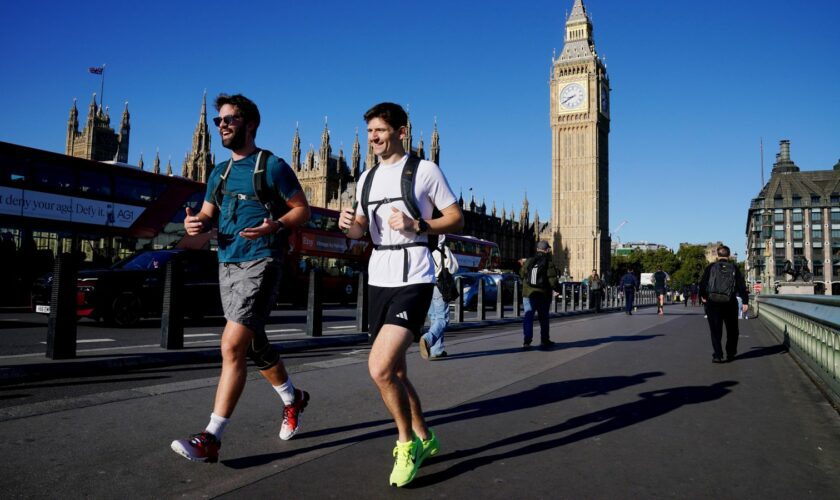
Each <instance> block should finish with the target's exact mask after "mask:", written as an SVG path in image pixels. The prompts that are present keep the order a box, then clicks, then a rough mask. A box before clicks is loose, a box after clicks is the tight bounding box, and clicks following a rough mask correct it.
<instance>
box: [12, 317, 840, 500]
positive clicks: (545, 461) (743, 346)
mask: <svg viewBox="0 0 840 500" xmlns="http://www.w3.org/2000/svg"><path fill="white" fill-rule="evenodd" d="M667 313H668V314H666V316H664V317H657V316H656V315H655V314H654V310H653V309H646V310H641V311H640V312H639V313H637V314H635V315H633V316H631V317H628V316H625V315H623V314H620V313H619V314H602V315H599V316H579V317H573V318H564V319H557V320H554V321H553V322H552V337H553V338H554V340H556V341H557V342H558V344H557V345H556V346H555V347H554V348H552V349H551V350H547V351H543V350H539V349H532V350H530V351H527V352H523V351H522V350H521V347H520V345H521V333H520V326H519V325H518V324H508V325H500V326H496V327H484V328H482V329H481V330H480V331H479V332H471V333H474V334H473V335H462V334H460V333H459V334H454V335H451V336H450V337H449V338H448V347H447V350H448V351H449V353H450V357H449V358H448V359H446V360H443V361H437V362H431V363H430V362H426V361H423V360H421V359H420V358H419V355H418V354H417V349H416V347H415V348H412V350H411V351H410V361H409V372H410V374H411V377H412V380H413V381H414V383H415V386H416V387H417V388H418V391H419V392H420V394H421V397H422V399H423V401H424V404H425V411H426V415H427V417H428V420H429V423H430V425H431V426H432V427H433V428H434V429H435V431H436V432H437V434H438V436H439V438H440V440H441V444H442V450H441V453H440V454H439V455H438V456H437V457H435V458H433V459H431V460H429V461H428V462H427V463H425V464H424V466H423V467H422V469H421V470H420V472H419V474H418V476H417V478H416V479H415V480H414V482H413V483H411V484H410V485H408V486H407V487H406V488H403V489H402V490H397V489H395V488H391V487H389V486H388V485H387V478H388V474H389V472H390V467H391V460H392V459H391V456H390V452H391V449H392V447H393V442H394V439H395V433H394V430H393V427H392V424H391V423H390V419H389V418H388V416H387V415H386V412H385V410H384V407H383V405H382V403H381V402H380V400H379V397H378V394H377V393H376V391H375V389H374V387H373V385H372V383H371V382H370V380H369V379H368V377H367V372H366V363H365V361H366V353H365V352H364V350H363V349H356V350H347V351H346V352H345V353H343V354H341V355H339V356H336V357H335V358H332V359H329V360H326V361H319V362H313V363H309V364H303V365H300V366H299V367H298V369H297V370H296V373H295V374H294V380H295V383H296V385H297V386H298V387H302V388H305V389H307V390H308V391H310V392H311V393H312V398H313V399H312V402H311V404H310V406H309V408H308V409H307V411H306V412H305V413H304V414H303V419H302V430H301V432H300V434H299V435H298V436H297V437H295V438H294V439H293V440H292V441H289V442H283V441H280V440H279V439H278V438H277V431H278V428H279V419H280V409H279V403H278V400H277V397H276V395H275V394H274V392H273V391H272V389H271V388H270V387H269V386H268V385H267V384H265V383H264V382H261V381H257V380H254V381H252V382H250V383H249V384H248V386H247V387H246V389H245V393H244V394H243V397H242V399H241V401H240V404H239V407H238V408H237V411H236V414H235V415H234V417H233V421H232V423H231V424H230V426H229V427H228V430H227V432H226V434H225V440H224V445H223V447H222V450H221V455H222V456H221V462H220V463H219V464H214V465H209V464H196V463H191V462H188V461H186V460H184V459H183V458H181V457H179V456H177V455H175V454H174V453H173V452H172V451H170V450H169V443H170V441H171V440H172V439H174V438H181V437H185V436H186V435H188V434H189V433H192V432H196V431H197V430H199V428H200V426H202V425H204V424H205V423H206V421H207V418H208V414H209V411H210V409H211V402H212V398H213V394H214V390H215V382H216V380H215V378H206V379H197V380H190V381H186V382H177V383H171V384H163V385H157V386H147V387H141V388H136V389H133V390H130V391H117V392H112V393H102V394H95V395H89V396H85V397H83V398H79V400H78V401H69V402H65V404H61V405H56V406H54V407H52V408H53V409H52V410H50V409H49V408H50V407H49V406H45V407H42V411H31V409H29V410H30V411H28V412H27V411H26V410H27V409H25V408H22V409H21V410H22V411H21V412H19V413H17V414H16V413H15V412H13V411H12V412H6V413H4V414H3V415H4V416H3V417H0V449H2V454H3V461H2V462H0V487H2V491H3V496H4V497H7V498H17V497H26V498H45V497H57V496H66V497H94V498H122V497H140V498H149V497H155V498H158V497H160V498H171V497H182V496H186V497H206V496H211V497H227V498H245V497H249V498H280V497H282V498H391V497H401V496H402V497H412V498H432V497H446V498H469V497H476V496H480V497H484V498H651V497H669V498H792V497H799V496H807V497H811V498H837V497H838V495H839V494H840V417H838V414H837V412H836V411H835V410H834V409H833V408H832V406H831V405H830V404H828V403H827V401H826V399H825V398H824V397H823V396H822V394H821V393H820V392H819V391H818V389H817V388H816V387H815V386H814V385H813V383H812V382H811V381H810V380H809V379H808V378H807V377H806V376H805V375H804V374H803V372H802V371H801V370H800V369H799V368H798V367H797V365H796V364H795V363H794V361H793V360H792V359H791V357H790V356H789V355H788V354H786V353H785V352H784V350H783V349H781V348H780V347H779V346H778V345H777V344H776V342H775V340H774V339H773V338H772V337H771V336H770V335H769V334H768V333H767V332H766V330H765V329H764V327H762V326H761V323H760V322H759V321H756V320H750V321H741V322H740V325H741V329H742V330H741V343H740V352H741V354H740V356H739V357H738V358H737V360H736V361H735V362H734V363H731V364H724V365H716V364H712V363H711V347H710V342H709V339H708V330H707V327H706V323H705V320H704V319H703V316H702V312H701V309H699V308H687V309H686V308H683V307H682V306H679V305H677V306H669V307H668V308H667ZM250 377H251V378H252V379H253V378H255V377H257V375H256V374H251V375H250ZM0 394H2V393H0ZM4 397H15V395H14V394H10V393H8V392H6V393H5V396H4ZM16 415H17V416H16Z"/></svg>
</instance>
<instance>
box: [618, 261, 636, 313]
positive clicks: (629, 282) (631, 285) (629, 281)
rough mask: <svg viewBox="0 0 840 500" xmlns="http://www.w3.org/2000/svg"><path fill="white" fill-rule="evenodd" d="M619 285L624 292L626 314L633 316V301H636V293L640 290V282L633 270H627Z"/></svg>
mask: <svg viewBox="0 0 840 500" xmlns="http://www.w3.org/2000/svg"><path fill="white" fill-rule="evenodd" d="M618 285H619V288H621V290H622V291H623V292H624V314H633V299H635V297H636V292H637V291H638V290H639V280H638V279H637V278H636V275H635V274H633V270H632V269H629V268H628V269H627V272H626V273H624V276H622V277H621V280H620V281H619V282H618Z"/></svg>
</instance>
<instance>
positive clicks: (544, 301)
mask: <svg viewBox="0 0 840 500" xmlns="http://www.w3.org/2000/svg"><path fill="white" fill-rule="evenodd" d="M519 277H520V278H522V306H523V309H524V317H523V319H522V335H523V339H522V348H523V349H526V350H527V349H530V348H531V342H532V340H533V338H534V315H535V314H536V315H538V316H539V320H540V346H541V347H551V346H552V345H554V342H553V341H552V340H551V336H550V333H549V323H548V320H549V316H548V308H549V305H550V304H551V299H552V298H553V297H554V290H556V289H557V268H556V267H555V266H554V260H553V259H552V258H551V246H550V245H549V244H548V242H547V241H545V240H541V241H539V242H538V243H537V253H536V255H534V256H533V257H531V258H530V259H528V260H526V261H525V263H524V264H523V265H522V267H521V268H520V269H519Z"/></svg>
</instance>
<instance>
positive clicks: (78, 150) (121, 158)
mask: <svg viewBox="0 0 840 500" xmlns="http://www.w3.org/2000/svg"><path fill="white" fill-rule="evenodd" d="M130 132H131V120H130V116H129V114H128V103H125V109H124V110H123V114H122V119H121V120H120V131H119V133H116V132H114V129H113V128H111V116H110V115H109V114H108V108H105V110H104V111H103V109H102V106H99V105H97V104H96V94H93V98H92V99H91V101H90V106H88V116H87V120H86V121H85V126H84V128H83V129H82V131H81V132H80V131H79V110H78V109H76V100H75V99H73V107H72V108H70V118H69V119H68V120H67V140H66V142H65V147H64V154H66V155H68V156H75V157H77V158H85V159H88V160H96V161H111V160H114V161H118V162H122V163H126V162H128V139H129V134H130Z"/></svg>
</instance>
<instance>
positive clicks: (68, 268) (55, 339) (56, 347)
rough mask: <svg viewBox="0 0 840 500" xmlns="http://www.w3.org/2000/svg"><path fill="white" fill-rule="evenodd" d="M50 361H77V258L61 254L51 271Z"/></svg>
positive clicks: (48, 352)
mask: <svg viewBox="0 0 840 500" xmlns="http://www.w3.org/2000/svg"><path fill="white" fill-rule="evenodd" d="M46 355H47V357H48V358H50V359H70V358H75V357H76V257H75V256H74V255H69V254H60V255H58V256H57V257H56V259H55V266H54V267H53V279H52V290H51V293H50V316H49V319H48V320H47V352H46Z"/></svg>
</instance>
